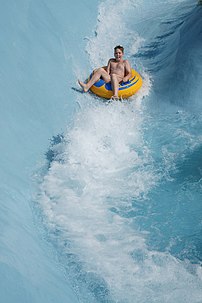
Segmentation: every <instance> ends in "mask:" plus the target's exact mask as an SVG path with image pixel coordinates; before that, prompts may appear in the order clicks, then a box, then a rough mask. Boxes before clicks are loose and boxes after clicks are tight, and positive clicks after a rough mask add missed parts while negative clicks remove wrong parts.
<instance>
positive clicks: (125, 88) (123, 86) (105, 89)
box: [89, 69, 142, 99]
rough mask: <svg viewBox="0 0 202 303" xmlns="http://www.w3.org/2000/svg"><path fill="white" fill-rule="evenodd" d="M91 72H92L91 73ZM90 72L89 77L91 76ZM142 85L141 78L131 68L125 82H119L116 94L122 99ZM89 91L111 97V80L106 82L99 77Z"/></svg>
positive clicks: (100, 95)
mask: <svg viewBox="0 0 202 303" xmlns="http://www.w3.org/2000/svg"><path fill="white" fill-rule="evenodd" d="M92 74H93V73H92ZM92 74H91V75H90V77H89V78H91V77H92ZM141 86H142V78H141V76H140V75H139V74H138V72H136V71H135V70H134V69H132V76H131V78H130V79H129V80H128V81H127V82H122V83H120V84H119V91H118V96H119V98H122V99H127V98H129V97H131V96H132V95H134V94H135V93H136V92H137V91H138V90H139V89H140V87H141ZM90 90H91V92H93V93H94V94H95V95H97V96H99V97H102V98H105V99H111V97H112V96H113V92H112V87H111V82H109V83H106V82H105V81H104V80H102V79H100V80H99V81H97V82H96V83H95V84H94V85H93V86H92V87H91V88H90Z"/></svg>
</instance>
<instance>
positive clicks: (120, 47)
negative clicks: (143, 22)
mask: <svg viewBox="0 0 202 303" xmlns="http://www.w3.org/2000/svg"><path fill="white" fill-rule="evenodd" d="M117 49H120V50H121V51H122V53H124V47H123V46H122V45H117V46H115V48H114V52H116V50H117Z"/></svg>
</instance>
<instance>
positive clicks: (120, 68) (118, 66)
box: [78, 45, 131, 99]
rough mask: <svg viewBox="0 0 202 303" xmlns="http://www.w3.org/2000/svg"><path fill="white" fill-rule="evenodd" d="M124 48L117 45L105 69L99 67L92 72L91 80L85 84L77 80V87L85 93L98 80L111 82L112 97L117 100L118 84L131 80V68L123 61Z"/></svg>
mask: <svg viewBox="0 0 202 303" xmlns="http://www.w3.org/2000/svg"><path fill="white" fill-rule="evenodd" d="M123 56H124V48H123V46H121V45H117V46H116V47H115V48H114V58H112V59H109V61H108V64H107V67H106V68H104V67H100V68H98V69H97V70H95V71H94V73H93V75H92V78H91V79H90V80H89V81H88V82H87V83H84V82H81V81H80V80H78V83H79V85H80V86H81V87H82V88H83V91H84V92H87V91H88V90H89V89H90V88H91V86H93V84H94V83H95V82H97V81H98V80H100V78H102V79H103V80H104V81H105V82H106V83H108V82H110V81H111V85H112V90H113V97H112V98H114V99H118V90H119V83H121V82H127V81H128V80H129V79H130V78H131V67H130V64H129V62H128V60H124V59H123Z"/></svg>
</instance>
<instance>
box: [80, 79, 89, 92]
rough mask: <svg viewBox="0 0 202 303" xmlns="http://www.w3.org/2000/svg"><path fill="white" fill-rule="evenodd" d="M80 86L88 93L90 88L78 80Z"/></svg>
mask: <svg viewBox="0 0 202 303" xmlns="http://www.w3.org/2000/svg"><path fill="white" fill-rule="evenodd" d="M78 83H79V85H80V86H81V87H82V88H83V91H84V93H87V91H88V87H87V85H86V84H85V83H83V82H81V81H80V80H78Z"/></svg>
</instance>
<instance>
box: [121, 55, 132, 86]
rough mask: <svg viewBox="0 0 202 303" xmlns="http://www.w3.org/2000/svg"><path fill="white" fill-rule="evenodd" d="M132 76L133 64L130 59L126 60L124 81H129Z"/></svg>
mask: <svg viewBox="0 0 202 303" xmlns="http://www.w3.org/2000/svg"><path fill="white" fill-rule="evenodd" d="M131 76H132V73H131V66H130V63H129V62H128V60H125V76H124V78H123V82H127V81H128V80H129V79H130V78H131Z"/></svg>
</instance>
